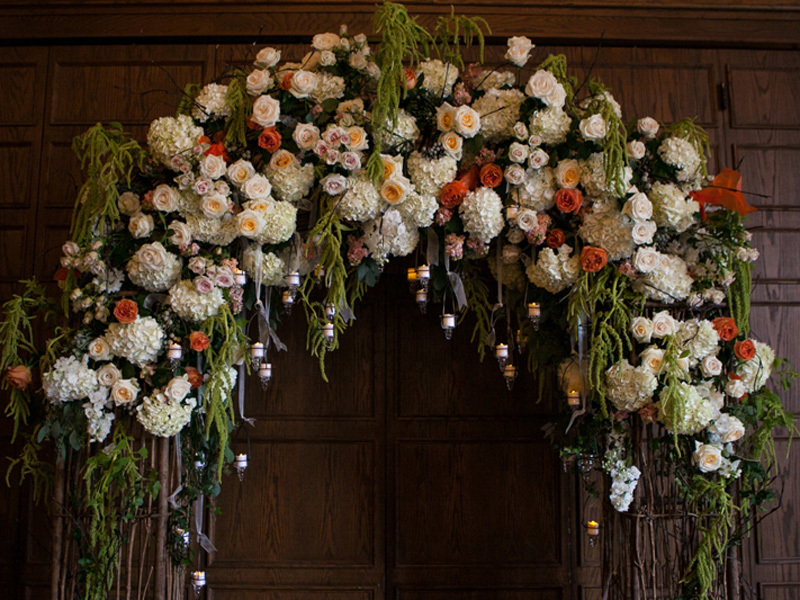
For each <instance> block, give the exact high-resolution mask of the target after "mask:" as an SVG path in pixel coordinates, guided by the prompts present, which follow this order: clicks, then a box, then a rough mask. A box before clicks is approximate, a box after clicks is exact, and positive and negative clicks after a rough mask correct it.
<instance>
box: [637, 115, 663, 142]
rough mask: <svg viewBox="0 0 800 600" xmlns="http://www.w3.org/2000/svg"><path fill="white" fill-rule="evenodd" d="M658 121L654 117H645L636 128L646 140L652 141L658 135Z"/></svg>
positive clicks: (638, 122)
mask: <svg viewBox="0 0 800 600" xmlns="http://www.w3.org/2000/svg"><path fill="white" fill-rule="evenodd" d="M658 127H659V125H658V121H656V120H655V119H654V118H652V117H644V118H642V119H639V120H638V121H637V122H636V128H637V129H638V130H639V133H641V134H642V135H643V136H644V138H645V139H648V140H652V139H653V138H654V137H656V134H658Z"/></svg>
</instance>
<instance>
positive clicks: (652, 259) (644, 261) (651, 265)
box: [633, 247, 661, 273]
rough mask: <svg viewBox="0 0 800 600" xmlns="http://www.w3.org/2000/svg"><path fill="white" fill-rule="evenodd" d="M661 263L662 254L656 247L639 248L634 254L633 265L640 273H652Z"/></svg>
mask: <svg viewBox="0 0 800 600" xmlns="http://www.w3.org/2000/svg"><path fill="white" fill-rule="evenodd" d="M660 264H661V254H660V253H659V252H658V250H656V249H655V248H650V247H644V248H639V249H638V250H637V251H636V254H634V255H633V267H634V268H635V269H636V270H637V271H639V272H640V273H650V272H651V271H653V270H655V269H656V268H657V267H658V266H659V265H660Z"/></svg>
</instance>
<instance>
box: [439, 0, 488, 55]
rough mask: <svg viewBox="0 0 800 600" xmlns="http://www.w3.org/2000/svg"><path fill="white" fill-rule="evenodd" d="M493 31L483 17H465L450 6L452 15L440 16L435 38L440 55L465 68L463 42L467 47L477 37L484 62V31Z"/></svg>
mask: <svg viewBox="0 0 800 600" xmlns="http://www.w3.org/2000/svg"><path fill="white" fill-rule="evenodd" d="M484 29H486V33H492V31H491V29H490V28H489V23H487V22H486V19H484V18H482V17H474V18H471V17H465V16H464V15H458V16H456V14H455V8H453V7H452V6H451V7H450V16H448V17H439V20H438V21H437V22H436V28H435V29H434V39H435V44H436V49H437V51H438V53H439V56H440V57H441V58H442V59H443V60H444V61H445V62H450V63H453V64H454V65H456V66H458V67H459V68H460V69H463V68H464V59H463V58H461V43H462V37H463V43H464V46H465V47H467V48H468V47H469V46H472V44H473V42H474V41H475V38H477V40H478V48H479V61H480V62H481V63H483V49H484V43H485V42H484V32H483V30H484Z"/></svg>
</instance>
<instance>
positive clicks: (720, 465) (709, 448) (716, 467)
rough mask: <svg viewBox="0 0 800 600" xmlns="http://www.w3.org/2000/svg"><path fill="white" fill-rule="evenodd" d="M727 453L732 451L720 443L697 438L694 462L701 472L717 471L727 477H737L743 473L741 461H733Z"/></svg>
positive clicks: (693, 455)
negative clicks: (706, 441) (705, 441)
mask: <svg viewBox="0 0 800 600" xmlns="http://www.w3.org/2000/svg"><path fill="white" fill-rule="evenodd" d="M726 454H728V455H730V452H727V451H726V449H725V448H723V447H722V446H720V445H718V444H714V443H709V444H704V443H703V442H700V441H698V440H695V442H694V452H693V453H692V462H693V463H694V464H695V466H697V468H698V470H700V472H701V473H714V472H716V473H719V475H721V476H722V477H723V478H725V479H736V478H737V477H739V475H740V474H741V469H740V468H739V464H740V461H739V460H733V461H732V460H730V458H729V457H728V456H726Z"/></svg>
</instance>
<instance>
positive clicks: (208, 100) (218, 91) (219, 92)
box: [192, 83, 231, 123]
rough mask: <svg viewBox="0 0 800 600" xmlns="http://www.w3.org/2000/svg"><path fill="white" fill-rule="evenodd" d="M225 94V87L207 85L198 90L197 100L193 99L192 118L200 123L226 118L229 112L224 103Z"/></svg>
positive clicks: (226, 88)
mask: <svg viewBox="0 0 800 600" xmlns="http://www.w3.org/2000/svg"><path fill="white" fill-rule="evenodd" d="M227 93H228V86H227V85H219V84H217V83H209V84H208V85H207V86H205V87H204V88H203V89H202V90H200V93H199V94H198V95H197V98H195V99H194V106H193V108H192V116H193V117H194V118H195V119H196V120H197V121H199V122H201V123H205V122H206V121H208V120H209V119H218V118H220V117H227V116H228V115H229V114H230V112H231V109H230V107H229V106H228V105H227V103H226V102H225V95H226V94H227Z"/></svg>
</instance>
